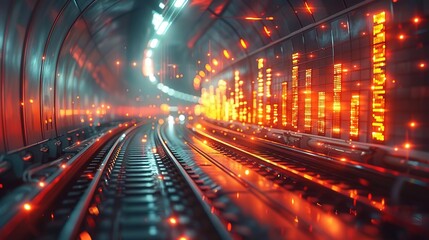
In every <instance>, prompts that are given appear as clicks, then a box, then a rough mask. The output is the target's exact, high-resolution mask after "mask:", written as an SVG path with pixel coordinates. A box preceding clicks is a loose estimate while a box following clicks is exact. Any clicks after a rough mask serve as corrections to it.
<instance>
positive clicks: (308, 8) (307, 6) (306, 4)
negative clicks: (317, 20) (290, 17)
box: [304, 2, 313, 14]
mask: <svg viewBox="0 0 429 240" xmlns="http://www.w3.org/2000/svg"><path fill="white" fill-rule="evenodd" d="M304 4H305V8H307V11H308V12H309V13H310V14H313V13H312V12H311V8H310V6H309V5H308V3H307V2H304Z"/></svg>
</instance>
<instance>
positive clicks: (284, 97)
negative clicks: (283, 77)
mask: <svg viewBox="0 0 429 240" xmlns="http://www.w3.org/2000/svg"><path fill="white" fill-rule="evenodd" d="M286 125H287V82H282V126H286Z"/></svg>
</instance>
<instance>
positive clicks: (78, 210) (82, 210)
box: [58, 124, 141, 239]
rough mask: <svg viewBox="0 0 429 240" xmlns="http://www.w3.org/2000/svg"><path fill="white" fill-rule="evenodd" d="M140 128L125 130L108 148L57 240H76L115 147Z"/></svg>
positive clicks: (135, 126) (136, 126) (134, 127)
mask: <svg viewBox="0 0 429 240" xmlns="http://www.w3.org/2000/svg"><path fill="white" fill-rule="evenodd" d="M140 126H141V124H137V125H134V126H133V127H131V128H129V129H128V130H126V131H125V133H123V134H122V135H121V137H119V139H118V140H116V142H115V143H114V144H113V146H112V147H111V148H110V150H109V152H108V153H107V155H106V156H105V157H104V159H103V162H102V163H101V164H100V166H99V168H98V169H97V173H96V174H95V175H94V178H93V179H92V181H91V183H90V185H89V186H88V188H87V189H86V191H85V193H84V194H83V195H82V197H81V198H80V200H79V202H78V203H77V205H76V207H75V209H74V210H73V212H72V214H71V215H70V218H69V220H68V221H67V223H66V224H65V225H64V227H63V228H62V230H61V233H60V234H59V238H58V239H77V236H78V234H79V230H80V226H81V225H82V222H83V220H84V218H85V215H86V211H87V209H88V207H89V205H90V204H91V200H92V197H93V196H94V193H95V191H96V189H97V186H98V184H99V183H100V180H101V178H102V176H103V174H104V170H105V169H106V166H107V162H108V161H109V160H110V158H111V157H112V155H113V153H114V152H115V150H116V149H117V147H118V146H119V145H120V144H121V143H124V142H125V140H126V138H127V137H128V136H129V135H130V133H131V132H132V131H134V130H136V129H137V128H138V127H140Z"/></svg>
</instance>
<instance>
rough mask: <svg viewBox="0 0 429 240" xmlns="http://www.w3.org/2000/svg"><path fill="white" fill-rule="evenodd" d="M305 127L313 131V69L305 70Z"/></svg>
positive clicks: (308, 130) (306, 129)
mask: <svg viewBox="0 0 429 240" xmlns="http://www.w3.org/2000/svg"><path fill="white" fill-rule="evenodd" d="M304 129H305V131H307V132H311V69H307V70H305V92H304Z"/></svg>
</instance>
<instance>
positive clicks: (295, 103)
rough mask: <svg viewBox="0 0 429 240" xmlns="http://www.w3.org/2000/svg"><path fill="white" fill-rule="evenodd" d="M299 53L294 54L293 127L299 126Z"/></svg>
mask: <svg viewBox="0 0 429 240" xmlns="http://www.w3.org/2000/svg"><path fill="white" fill-rule="evenodd" d="M298 56H299V55H298V53H294V54H292V119H291V124H292V127H294V128H298V65H297V64H298Z"/></svg>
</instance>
